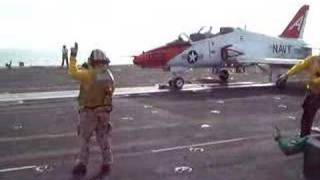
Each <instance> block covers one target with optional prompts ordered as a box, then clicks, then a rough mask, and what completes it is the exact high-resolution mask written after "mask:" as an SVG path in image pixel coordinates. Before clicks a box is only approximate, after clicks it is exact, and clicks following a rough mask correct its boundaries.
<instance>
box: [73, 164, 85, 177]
mask: <svg viewBox="0 0 320 180" xmlns="http://www.w3.org/2000/svg"><path fill="white" fill-rule="evenodd" d="M86 172H87V167H86V165H84V164H82V163H79V164H77V165H76V166H74V167H73V170H72V174H73V175H80V176H83V175H85V174H86Z"/></svg>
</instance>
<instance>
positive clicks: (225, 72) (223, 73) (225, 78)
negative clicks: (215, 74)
mask: <svg viewBox="0 0 320 180" xmlns="http://www.w3.org/2000/svg"><path fill="white" fill-rule="evenodd" d="M219 79H220V80H221V81H223V82H227V81H228V79H229V72H228V70H226V69H222V70H221V71H220V72H219Z"/></svg>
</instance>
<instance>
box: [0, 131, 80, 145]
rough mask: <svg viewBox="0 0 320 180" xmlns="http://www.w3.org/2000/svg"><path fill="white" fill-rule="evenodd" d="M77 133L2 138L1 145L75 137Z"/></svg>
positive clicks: (0, 139)
mask: <svg viewBox="0 0 320 180" xmlns="http://www.w3.org/2000/svg"><path fill="white" fill-rule="evenodd" d="M73 136H76V133H63V134H40V135H32V136H22V137H1V138H0V143H4V142H11V141H13V142H17V141H28V140H39V139H54V138H61V137H73Z"/></svg>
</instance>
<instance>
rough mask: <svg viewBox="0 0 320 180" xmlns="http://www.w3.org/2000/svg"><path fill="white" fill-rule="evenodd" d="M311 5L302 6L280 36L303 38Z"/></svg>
mask: <svg viewBox="0 0 320 180" xmlns="http://www.w3.org/2000/svg"><path fill="white" fill-rule="evenodd" d="M308 10H309V6H308V5H304V6H302V7H301V8H300V9H299V11H298V12H297V14H296V15H295V16H294V18H293V19H292V20H291V22H290V23H289V24H288V26H287V27H286V29H285V30H284V31H283V32H282V34H281V35H280V37H283V38H302V36H303V31H304V26H305V24H306V19H307V14H308Z"/></svg>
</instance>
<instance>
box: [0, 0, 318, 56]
mask: <svg viewBox="0 0 320 180" xmlns="http://www.w3.org/2000/svg"><path fill="white" fill-rule="evenodd" d="M304 4H309V5H310V11H309V14H308V19H307V23H306V28H305V32H304V39H305V41H306V42H307V43H310V44H311V45H312V46H314V47H317V48H318V47H320V25H319V19H318V18H319V17H320V1H317V0H306V1H304V0H233V1H231V0H223V1H221V0H219V1H218V0H192V1H191V0H134V1H133V0H0V23H1V26H0V27H1V30H0V39H1V40H0V48H1V49H3V48H5V49H6V48H18V49H36V50H57V51H58V52H60V51H61V47H62V45H63V44H66V45H67V47H70V46H71V45H72V44H73V42H75V41H77V42H78V43H79V50H80V53H82V54H88V56H89V51H90V50H91V49H95V48H100V49H102V50H104V51H105V52H106V54H107V55H108V56H109V57H110V58H111V61H119V62H120V61H127V59H128V58H129V57H130V56H131V55H135V54H138V53H141V52H142V51H143V50H149V49H152V48H155V47H157V46H160V45H164V44H165V43H167V42H169V41H172V40H174V39H175V38H177V36H178V35H179V34H180V33H182V32H186V33H188V34H190V33H192V32H195V31H197V30H198V29H200V27H202V26H212V27H213V32H217V31H218V29H219V28H220V27H221V26H232V27H242V28H244V27H245V26H246V28H247V30H249V31H254V32H259V33H263V34H267V35H272V36H278V35H279V34H280V33H281V32H282V31H283V30H284V28H285V27H286V26H287V24H288V23H289V21H290V20H291V19H292V18H293V16H294V14H295V13H296V12H297V11H298V9H299V8H300V7H301V6H302V5H304Z"/></svg>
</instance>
